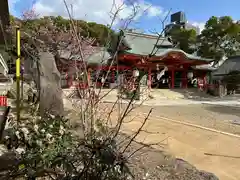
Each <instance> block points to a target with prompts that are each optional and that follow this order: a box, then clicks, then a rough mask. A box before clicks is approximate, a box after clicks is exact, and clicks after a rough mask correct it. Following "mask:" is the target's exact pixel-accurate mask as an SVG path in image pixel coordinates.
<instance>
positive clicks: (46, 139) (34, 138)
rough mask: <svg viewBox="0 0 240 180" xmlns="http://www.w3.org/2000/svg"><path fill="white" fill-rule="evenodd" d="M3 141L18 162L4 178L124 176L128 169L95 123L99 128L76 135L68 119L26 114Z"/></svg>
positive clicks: (109, 177) (112, 141)
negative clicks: (81, 137)
mask: <svg viewBox="0 0 240 180" xmlns="http://www.w3.org/2000/svg"><path fill="white" fill-rule="evenodd" d="M11 126H12V127H13V129H12V130H11V134H10V135H9V136H6V137H5V145H6V146H7V148H8V149H11V150H13V151H14V152H16V154H17V157H18V160H19V161H18V163H16V164H15V165H14V166H13V168H12V169H11V170H9V172H8V173H7V175H6V176H5V178H7V179H18V178H20V177H25V178H28V179H35V178H37V177H48V178H51V179H68V180H71V179H86V180H88V179H89V180H91V179H111V180H113V179H116V180H120V179H127V178H130V177H131V176H130V174H131V173H130V171H129V169H128V167H127V165H126V163H127V161H126V159H125V158H124V155H123V154H122V153H120V152H119V148H118V147H117V143H116V141H115V139H114V138H111V137H110V136H108V137H107V136H106V131H107V129H106V128H105V127H104V126H102V125H101V123H100V121H99V123H98V127H99V128H98V129H99V131H93V132H91V134H90V133H89V134H87V135H86V136H85V138H83V139H80V138H79V137H78V136H77V135H73V134H72V132H71V126H70V125H69V121H68V120H67V119H65V118H62V117H55V116H52V115H48V116H46V117H45V118H41V117H39V116H29V117H28V118H24V119H22V120H21V122H19V123H16V121H15V120H14V119H13V120H12V123H11Z"/></svg>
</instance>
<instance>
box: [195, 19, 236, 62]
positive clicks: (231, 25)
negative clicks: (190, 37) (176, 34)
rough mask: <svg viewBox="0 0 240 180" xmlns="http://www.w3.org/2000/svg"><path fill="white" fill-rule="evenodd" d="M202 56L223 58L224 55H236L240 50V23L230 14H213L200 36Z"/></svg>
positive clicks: (200, 52)
mask: <svg viewBox="0 0 240 180" xmlns="http://www.w3.org/2000/svg"><path fill="white" fill-rule="evenodd" d="M198 44H199V51H198V54H199V55H200V56H202V57H206V58H213V59H216V60H219V59H221V57H222V56H224V55H226V56H232V55H235V54H236V53H237V52H238V51H239V50H240V25H239V24H237V23H235V22H234V21H233V19H232V18H231V17H230V16H223V17H219V18H218V17H215V16H212V17H211V18H210V19H209V20H208V21H207V22H206V24H205V29H204V30H203V31H202V32H201V35H200V36H199V37H198Z"/></svg>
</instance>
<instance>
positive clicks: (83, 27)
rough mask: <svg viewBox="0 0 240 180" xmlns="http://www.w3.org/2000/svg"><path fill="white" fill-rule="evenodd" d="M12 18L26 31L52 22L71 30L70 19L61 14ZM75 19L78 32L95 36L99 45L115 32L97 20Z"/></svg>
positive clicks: (104, 42)
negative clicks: (19, 18)
mask: <svg viewBox="0 0 240 180" xmlns="http://www.w3.org/2000/svg"><path fill="white" fill-rule="evenodd" d="M10 19H11V23H12V24H14V22H15V23H16V21H18V22H21V28H22V29H23V30H24V31H25V32H29V31H32V30H38V29H40V28H41V27H45V26H46V25H48V24H50V23H53V25H55V26H56V27H57V28H59V29H61V30H65V31H69V30H70V29H71V22H70V20H68V19H64V18H63V17H61V16H57V17H54V16H45V17H42V18H36V19H24V20H17V19H16V18H14V17H13V16H11V17H10ZM73 21H74V24H75V25H76V27H77V30H78V32H79V33H81V36H83V37H91V38H95V39H96V44H99V45H105V44H106V43H107V42H108V36H109V35H110V36H111V35H112V34H113V33H114V31H113V30H112V29H110V28H109V27H107V26H105V25H102V24H97V23H95V22H86V21H83V20H73Z"/></svg>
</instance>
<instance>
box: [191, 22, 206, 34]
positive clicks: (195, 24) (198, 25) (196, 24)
mask: <svg viewBox="0 0 240 180" xmlns="http://www.w3.org/2000/svg"><path fill="white" fill-rule="evenodd" d="M192 25H194V26H197V27H199V29H200V32H202V30H203V29H204V26H205V22H194V23H192Z"/></svg>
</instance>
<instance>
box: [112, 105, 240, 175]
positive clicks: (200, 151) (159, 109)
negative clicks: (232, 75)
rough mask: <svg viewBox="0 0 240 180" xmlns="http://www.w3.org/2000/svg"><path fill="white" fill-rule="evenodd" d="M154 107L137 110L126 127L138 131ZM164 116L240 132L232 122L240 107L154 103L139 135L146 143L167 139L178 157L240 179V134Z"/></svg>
mask: <svg viewBox="0 0 240 180" xmlns="http://www.w3.org/2000/svg"><path fill="white" fill-rule="evenodd" d="M108 106H111V105H109V104H108ZM150 108H151V107H149V106H142V107H140V108H138V109H137V110H135V111H134V112H133V113H132V116H131V119H132V117H133V116H135V115H136V114H138V116H137V117H136V118H135V119H134V120H131V121H130V119H128V120H126V122H127V121H130V122H128V123H125V124H124V126H123V131H124V132H127V133H128V134H132V133H133V131H136V130H137V128H138V127H140V125H141V122H142V120H143V119H144V117H145V116H146V113H147V112H148V111H149V109H150ZM164 117H167V118H169V119H173V120H178V121H181V122H188V123H194V124H197V125H202V126H205V127H208V128H214V129H218V130H221V131H225V132H229V133H235V134H240V126H238V125H233V124H231V123H230V121H232V120H233V119H239V118H240V107H232V106H219V105H202V104H198V105H181V106H176V105H175V106H154V110H153V113H152V115H151V116H150V118H149V120H148V123H147V125H146V126H145V130H146V131H143V132H142V133H141V134H140V136H138V141H143V140H144V142H145V143H156V142H159V141H162V140H164V139H165V140H164V143H165V146H164V148H165V150H167V151H170V152H172V153H173V154H174V155H175V156H176V157H179V158H182V159H184V160H186V161H188V162H190V163H191V164H193V165H195V166H196V167H197V168H199V169H202V170H206V171H209V172H213V173H215V174H216V175H217V176H218V177H219V178H220V179H222V180H239V177H240V171H239V167H240V155H239V152H240V138H236V137H231V136H227V135H222V134H219V133H214V132H211V131H207V130H202V129H199V128H194V127H190V126H186V125H182V124H178V123H173V122H170V121H168V120H166V119H164ZM166 138H167V139H166ZM156 148H159V147H156ZM156 158H157V157H156Z"/></svg>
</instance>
